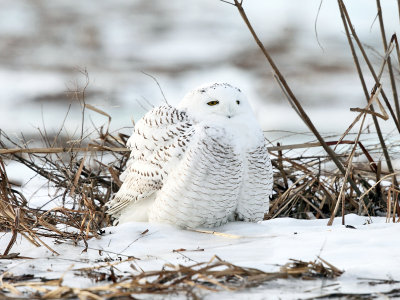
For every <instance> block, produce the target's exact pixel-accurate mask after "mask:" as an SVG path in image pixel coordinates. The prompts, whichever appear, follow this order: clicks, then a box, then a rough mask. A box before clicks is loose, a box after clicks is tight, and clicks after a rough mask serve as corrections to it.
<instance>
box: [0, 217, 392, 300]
mask: <svg viewBox="0 0 400 300" xmlns="http://www.w3.org/2000/svg"><path fill="white" fill-rule="evenodd" d="M326 223H327V220H297V219H289V218H280V219H274V220H269V221H264V222H261V223H259V224H252V223H242V222H235V223H230V224H227V225H225V226H222V227H220V228H216V231H218V232H220V233H224V235H213V234H207V233H200V232H192V231H187V230H181V229H177V228H175V227H172V226H169V225H161V224H149V223H128V224H124V225H121V226H119V227H109V228H106V229H105V234H104V235H103V236H102V238H101V239H91V240H89V241H88V244H89V248H88V251H87V252H86V253H85V252H84V253H82V250H83V249H84V248H85V247H84V245H83V243H80V244H79V245H78V246H73V245H70V244H63V243H61V244H58V243H52V241H50V240H49V239H44V241H45V242H47V243H49V245H50V246H51V247H52V248H53V249H54V250H56V251H57V252H58V253H60V255H59V256H55V255H53V254H52V253H51V252H50V251H49V250H47V249H46V248H45V247H39V248H38V247H35V246H33V245H32V244H31V243H30V242H28V241H27V240H26V239H24V238H22V237H21V236H18V239H17V242H16V243H15V245H14V246H13V248H12V251H11V252H19V253H21V256H27V257H31V258H33V259H22V260H21V259H18V260H16V259H15V260H1V261H0V268H1V270H2V271H5V270H7V271H8V272H11V273H13V274H14V275H23V274H34V275H35V276H37V277H46V278H59V277H60V276H62V275H63V274H64V273H65V274H64V284H65V285H68V286H72V287H81V288H82V287H88V286H93V285H96V284H101V283H102V282H99V283H95V282H93V281H91V280H90V279H87V278H85V277H84V276H79V275H77V272H76V271H74V270H76V269H79V268H84V267H94V266H97V265H101V264H104V262H99V260H101V259H104V258H111V259H118V257H122V258H125V257H126V256H134V257H135V258H138V260H134V261H129V262H126V263H122V264H119V265H118V266H117V267H116V268H115V272H116V274H121V273H123V272H129V273H135V272H136V271H134V270H133V269H132V267H131V266H130V265H131V264H132V263H133V265H134V266H135V268H137V269H139V270H140V269H143V270H144V271H149V270H160V269H161V267H162V266H163V265H164V264H166V263H170V264H174V265H177V264H181V265H192V264H194V263H195V262H207V261H209V260H210V259H211V258H212V257H213V256H214V255H218V256H219V257H220V258H222V259H223V260H226V261H228V262H230V263H234V264H236V265H239V266H243V267H253V268H257V269H260V270H263V271H268V272H272V271H278V270H279V265H284V264H285V263H287V262H289V260H290V259H299V260H303V261H313V260H315V259H316V258H317V256H320V257H322V258H323V259H324V260H326V261H328V262H329V263H331V264H333V265H334V266H335V267H337V268H339V269H341V270H343V271H344V273H343V275H342V276H340V277H338V278H336V279H333V280H327V279H324V280H322V279H318V280H294V279H279V280H274V281H270V282H267V283H265V284H263V285H262V286H260V287H257V288H252V289H248V290H244V291H241V292H227V291H223V292H220V293H206V294H204V295H205V299H232V298H234V299H307V298H310V297H316V296H320V295H324V294H329V293H334V292H337V293H378V292H386V291H389V290H392V289H395V288H400V284H399V283H392V284H381V285H369V284H368V282H369V281H374V280H373V279H383V280H387V279H393V280H399V279H400V253H399V251H398V249H400V241H399V239H398V238H396V237H397V236H398V232H399V230H400V224H399V223H385V218H378V217H373V218H372V219H369V218H366V217H359V216H356V215H347V216H346V224H347V225H352V226H353V227H354V228H348V227H345V226H342V225H341V219H340V218H336V219H335V222H334V224H333V226H331V227H328V226H326ZM147 230H148V231H147ZM145 231H147V232H146V233H145V234H143V233H144V232H145ZM10 237H11V234H10V233H7V234H4V235H2V236H1V239H0V248H1V249H4V247H5V246H6V245H7V243H8V242H9V239H10ZM178 249H181V250H182V249H186V251H181V252H174V250H178ZM199 249H200V250H201V249H203V250H201V251H196V250H199ZM100 251H101V254H99V253H100ZM367 278H369V279H370V280H367Z"/></svg>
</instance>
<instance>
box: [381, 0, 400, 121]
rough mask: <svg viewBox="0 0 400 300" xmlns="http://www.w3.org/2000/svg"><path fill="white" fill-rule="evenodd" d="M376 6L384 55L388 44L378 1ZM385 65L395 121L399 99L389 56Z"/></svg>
mask: <svg viewBox="0 0 400 300" xmlns="http://www.w3.org/2000/svg"><path fill="white" fill-rule="evenodd" d="M376 6H377V9H378V17H379V26H380V28H381V35H382V42H383V49H384V50H385V53H386V52H387V50H388V44H387V40H386V33H385V25H384V23H383V16H382V8H381V1H380V0H376ZM387 65H388V70H389V77H390V84H391V86H392V92H393V101H394V105H395V108H396V115H397V120H400V105H399V97H398V95H397V88H396V81H395V80H394V74H393V68H392V62H391V59H390V56H389V57H388V59H387Z"/></svg>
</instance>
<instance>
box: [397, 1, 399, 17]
mask: <svg viewBox="0 0 400 300" xmlns="http://www.w3.org/2000/svg"><path fill="white" fill-rule="evenodd" d="M397 8H398V10H399V21H400V0H397Z"/></svg>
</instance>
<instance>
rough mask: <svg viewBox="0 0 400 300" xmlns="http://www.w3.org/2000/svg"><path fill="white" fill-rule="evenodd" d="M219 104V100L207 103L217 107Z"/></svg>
mask: <svg viewBox="0 0 400 300" xmlns="http://www.w3.org/2000/svg"><path fill="white" fill-rule="evenodd" d="M218 103H219V101H218V100H213V101H210V102H207V104H208V105H210V106H214V105H217V104H218Z"/></svg>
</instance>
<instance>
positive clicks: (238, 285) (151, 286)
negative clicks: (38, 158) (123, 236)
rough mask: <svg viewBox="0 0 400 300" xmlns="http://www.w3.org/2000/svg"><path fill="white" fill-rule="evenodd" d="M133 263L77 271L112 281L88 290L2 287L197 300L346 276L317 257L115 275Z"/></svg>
mask: <svg viewBox="0 0 400 300" xmlns="http://www.w3.org/2000/svg"><path fill="white" fill-rule="evenodd" d="M131 260H132V259H128V260H124V261H121V262H118V263H114V264H108V265H106V266H103V268H104V269H106V270H104V271H103V270H99V267H93V268H85V269H77V270H74V272H75V275H76V276H83V277H85V278H87V277H88V274H90V276H89V278H92V279H94V280H95V281H96V282H105V281H109V282H111V283H109V284H100V285H96V286H93V287H90V288H84V289H80V288H73V287H68V286H64V285H63V284H62V283H63V278H62V277H61V278H59V279H54V280H45V281H43V280H41V279H40V278H34V277H32V276H22V277H21V276H20V277H18V278H13V277H12V276H11V277H10V276H8V277H7V275H5V276H3V278H2V286H1V287H2V288H3V289H6V290H8V291H9V292H12V293H14V294H17V295H21V292H20V291H19V289H21V288H25V290H26V288H29V289H30V290H32V291H33V292H32V294H29V296H30V297H33V298H37V297H39V298H41V299H48V298H51V299H59V298H75V297H79V298H81V299H88V298H89V299H110V298H117V297H118V298H120V297H132V296H134V295H140V294H153V295H154V294H159V295H174V294H186V295H187V296H189V297H190V298H193V299H199V298H200V295H199V292H200V291H213V292H216V291H222V290H227V291H238V290H241V289H244V288H248V287H255V286H259V285H261V284H265V283H267V282H268V281H271V280H273V279H279V278H282V279H287V278H302V279H309V280H312V279H317V278H335V277H337V276H340V275H341V274H342V273H343V272H342V271H340V270H338V269H337V268H336V267H334V266H333V265H331V264H329V263H328V262H326V261H325V260H323V259H321V258H318V259H317V260H316V261H314V262H303V261H299V260H293V261H292V262H290V263H288V264H286V265H284V266H283V267H282V268H281V270H280V271H278V272H264V271H261V270H258V269H255V268H246V267H240V266H237V265H234V264H231V263H229V262H226V261H223V260H221V259H220V258H219V257H217V256H215V257H214V258H213V259H211V261H209V262H207V263H196V264H193V265H190V266H183V265H171V264H166V265H164V267H163V268H162V269H161V270H158V271H147V272H140V273H138V274H130V275H117V274H116V273H115V271H114V266H115V265H116V264H121V263H129V261H131Z"/></svg>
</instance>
